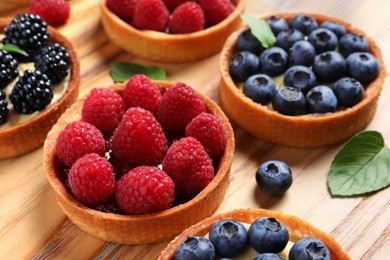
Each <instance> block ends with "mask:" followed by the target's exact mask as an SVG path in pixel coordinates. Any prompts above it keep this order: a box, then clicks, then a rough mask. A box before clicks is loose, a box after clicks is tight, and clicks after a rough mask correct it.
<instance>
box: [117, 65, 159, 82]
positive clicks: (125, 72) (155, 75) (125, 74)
mask: <svg viewBox="0 0 390 260" xmlns="http://www.w3.org/2000/svg"><path fill="white" fill-rule="evenodd" d="M135 74H144V75H145V76H148V77H149V78H151V79H154V80H164V79H166V74H165V70H164V69H161V68H158V67H155V66H149V67H145V66H141V65H138V64H135V63H127V62H114V63H112V64H111V78H112V79H113V80H114V82H126V81H128V80H129V79H130V78H131V77H132V76H134V75H135Z"/></svg>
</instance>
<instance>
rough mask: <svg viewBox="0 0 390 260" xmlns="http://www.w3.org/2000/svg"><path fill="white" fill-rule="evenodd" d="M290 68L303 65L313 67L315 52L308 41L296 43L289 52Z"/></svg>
mask: <svg viewBox="0 0 390 260" xmlns="http://www.w3.org/2000/svg"><path fill="white" fill-rule="evenodd" d="M289 56H290V66H294V65H303V66H306V67H310V66H311V65H313V62H314V58H315V56H316V50H315V49H314V47H313V45H311V43H310V42H308V41H298V42H296V43H294V44H293V46H292V47H291V48H290V50H289Z"/></svg>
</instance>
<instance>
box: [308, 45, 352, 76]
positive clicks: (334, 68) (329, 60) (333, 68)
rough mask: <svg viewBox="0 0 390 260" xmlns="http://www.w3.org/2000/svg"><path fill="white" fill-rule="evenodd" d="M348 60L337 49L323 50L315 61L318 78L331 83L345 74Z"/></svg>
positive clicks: (314, 66)
mask: <svg viewBox="0 0 390 260" xmlns="http://www.w3.org/2000/svg"><path fill="white" fill-rule="evenodd" d="M345 69H346V62H345V60H344V58H343V56H341V54H340V53H338V52H335V51H327V52H323V53H321V54H320V55H317V56H316V57H315V59H314V63H313V72H314V74H315V75H316V76H317V80H318V81H321V82H324V83H329V82H334V81H336V80H338V79H340V78H341V77H343V76H344V74H345Z"/></svg>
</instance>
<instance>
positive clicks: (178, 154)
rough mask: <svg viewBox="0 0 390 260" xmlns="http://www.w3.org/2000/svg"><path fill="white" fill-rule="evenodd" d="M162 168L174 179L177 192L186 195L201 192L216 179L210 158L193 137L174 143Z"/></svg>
mask: <svg viewBox="0 0 390 260" xmlns="http://www.w3.org/2000/svg"><path fill="white" fill-rule="evenodd" d="M162 168H163V170H164V171H165V172H166V173H167V174H168V175H169V176H170V177H171V178H172V180H173V182H174V183H175V187H176V190H177V191H179V192H184V193H198V192H200V191H201V190H202V189H203V188H204V187H206V186H207V184H209V183H210V181H211V180H212V179H213V177H214V168H213V164H212V162H211V159H210V157H209V156H208V155H207V153H206V151H205V149H204V148H203V146H202V145H201V143H200V142H199V141H198V140H196V139H195V138H193V137H185V138H182V139H180V140H179V141H176V142H174V143H173V144H172V145H171V146H170V147H169V149H168V152H167V155H166V156H165V158H164V160H163V161H162Z"/></svg>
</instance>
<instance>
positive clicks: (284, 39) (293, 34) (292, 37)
mask: <svg viewBox="0 0 390 260" xmlns="http://www.w3.org/2000/svg"><path fill="white" fill-rule="evenodd" d="M304 37H305V36H304V35H303V33H301V32H300V31H298V30H296V29H294V28H289V29H287V30H283V31H281V32H280V33H279V34H278V35H277V36H276V43H275V46H278V47H280V48H283V49H284V50H285V51H288V50H289V49H290V48H291V46H293V44H294V43H296V42H297V41H302V40H303V39H304Z"/></svg>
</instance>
